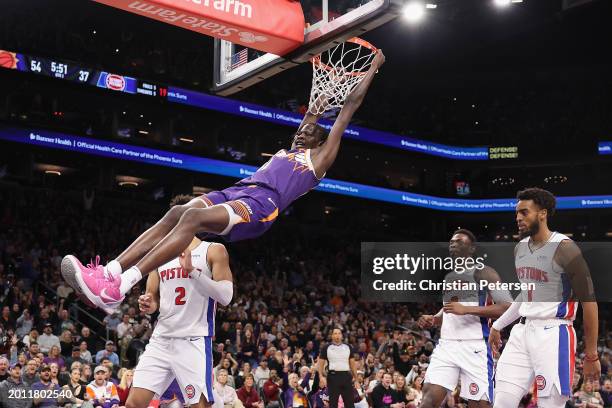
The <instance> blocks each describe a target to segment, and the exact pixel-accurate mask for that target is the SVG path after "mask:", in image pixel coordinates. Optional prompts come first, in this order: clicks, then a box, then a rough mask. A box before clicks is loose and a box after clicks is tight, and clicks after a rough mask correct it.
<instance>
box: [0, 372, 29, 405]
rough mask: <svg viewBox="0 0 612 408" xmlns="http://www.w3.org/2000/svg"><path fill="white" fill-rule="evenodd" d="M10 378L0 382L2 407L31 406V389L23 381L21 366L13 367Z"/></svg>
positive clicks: (0, 402) (0, 403)
mask: <svg viewBox="0 0 612 408" xmlns="http://www.w3.org/2000/svg"><path fill="white" fill-rule="evenodd" d="M9 374H10V375H9V377H8V378H7V379H6V380H4V381H2V382H0V406H1V407H7V408H8V407H10V408H26V407H29V406H30V405H31V399H30V395H29V390H30V387H29V386H28V385H26V384H24V382H23V381H22V380H21V364H19V363H15V364H13V365H11V368H10V372H9Z"/></svg>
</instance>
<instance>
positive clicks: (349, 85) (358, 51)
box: [308, 39, 376, 115]
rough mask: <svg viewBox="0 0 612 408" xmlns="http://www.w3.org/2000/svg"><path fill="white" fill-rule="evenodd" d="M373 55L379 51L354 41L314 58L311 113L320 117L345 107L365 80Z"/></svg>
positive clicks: (309, 106)
mask: <svg viewBox="0 0 612 408" xmlns="http://www.w3.org/2000/svg"><path fill="white" fill-rule="evenodd" d="M374 55H376V48H374V47H373V46H371V45H370V44H368V43H367V42H365V41H363V40H359V39H351V40H348V41H347V42H345V43H342V44H339V45H338V46H336V47H334V48H331V49H329V50H327V51H324V52H322V53H321V54H320V55H318V56H316V57H314V58H313V59H312V91H311V93H310V102H309V104H308V111H309V112H310V113H312V114H314V115H320V114H322V113H324V112H325V111H328V110H331V109H336V108H342V106H343V105H344V101H345V100H346V97H347V96H348V95H349V94H350V93H351V91H352V90H353V89H354V88H355V87H356V86H357V85H358V84H359V83H360V82H361V80H362V79H363V78H364V77H365V75H366V73H367V71H368V69H369V68H370V66H371V65H372V60H373V59H374Z"/></svg>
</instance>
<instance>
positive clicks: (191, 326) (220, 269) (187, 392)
mask: <svg viewBox="0 0 612 408" xmlns="http://www.w3.org/2000/svg"><path fill="white" fill-rule="evenodd" d="M232 295H233V284H232V273H231V271H230V267H229V259H228V254H227V250H226V249H225V247H224V246H223V245H221V244H216V243H210V242H206V241H200V240H199V239H197V238H194V239H193V241H192V242H191V244H190V245H189V247H188V248H187V249H186V250H185V251H184V252H183V254H182V255H181V257H179V258H176V259H174V260H172V261H170V262H168V263H166V264H164V265H162V266H161V267H160V268H158V269H157V271H156V273H150V274H149V276H148V280H147V290H146V293H145V294H144V295H142V296H141V297H140V298H139V300H138V303H139V306H140V308H141V310H143V311H144V312H145V313H153V312H155V311H156V310H157V308H158V306H159V317H158V320H157V325H156V326H155V329H154V331H153V335H152V336H151V340H150V341H149V344H147V347H146V349H145V352H144V353H143V354H142V355H141V356H140V359H139V361H138V365H137V366H136V370H135V371H134V380H133V383H132V388H131V390H130V393H129V396H128V399H127V402H126V407H127V408H146V407H148V406H149V403H150V401H151V399H152V398H153V396H154V395H156V394H157V395H162V394H163V393H164V391H165V390H166V389H167V388H168V386H169V385H170V383H171V382H172V381H173V380H174V379H175V378H176V380H177V382H178V384H179V386H180V388H181V391H182V393H183V397H184V400H185V403H186V404H189V405H191V406H192V407H199V408H203V407H207V406H208V407H209V406H211V405H212V404H214V403H215V398H214V395H213V371H212V370H213V347H212V338H213V336H214V330H215V311H216V305H217V302H218V303H220V304H222V305H223V306H227V305H228V304H229V303H230V301H231V299H232ZM219 401H220V400H219ZM219 401H218V402H219Z"/></svg>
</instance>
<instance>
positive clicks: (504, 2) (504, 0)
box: [493, 0, 512, 7]
mask: <svg viewBox="0 0 612 408" xmlns="http://www.w3.org/2000/svg"><path fill="white" fill-rule="evenodd" d="M511 2H512V1H511V0H493V3H495V5H496V6H497V7H508V6H509V5H510V3H511Z"/></svg>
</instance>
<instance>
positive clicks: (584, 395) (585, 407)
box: [574, 381, 604, 408]
mask: <svg viewBox="0 0 612 408" xmlns="http://www.w3.org/2000/svg"><path fill="white" fill-rule="evenodd" d="M574 406H575V407H576V408H603V406H604V401H603V399H602V398H601V395H600V394H599V392H597V391H595V389H594V387H593V382H592V381H585V382H583V383H582V388H581V389H580V391H578V393H576V394H575V395H574Z"/></svg>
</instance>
